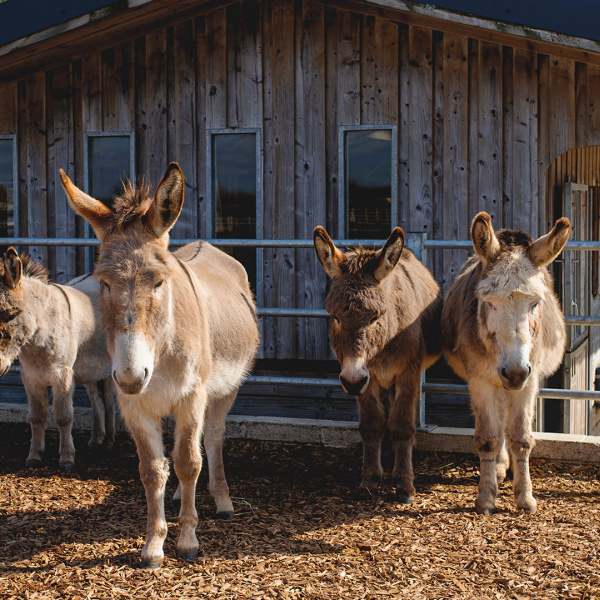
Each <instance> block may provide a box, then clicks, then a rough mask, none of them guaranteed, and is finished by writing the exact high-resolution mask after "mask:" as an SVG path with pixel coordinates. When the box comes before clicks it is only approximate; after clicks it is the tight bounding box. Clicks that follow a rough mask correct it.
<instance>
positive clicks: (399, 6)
mask: <svg viewBox="0 0 600 600" xmlns="http://www.w3.org/2000/svg"><path fill="white" fill-rule="evenodd" d="M234 1H235V0H121V1H120V2H117V3H114V4H111V5H109V6H107V7H104V8H100V9H98V10H95V11H92V12H90V13H87V14H85V15H82V16H80V17H77V18H74V19H71V20H69V21H66V22H64V23H60V24H58V25H55V26H53V27H49V28H47V29H44V30H42V31H39V32H36V33H33V34H31V35H28V36H26V37H22V38H20V39H18V40H15V41H13V42H10V43H8V44H5V45H3V46H0V82H5V81H10V80H18V79H22V78H24V77H26V76H28V75H30V74H32V73H34V72H39V71H42V70H47V69H50V68H53V67H55V66H59V65H60V64H64V63H66V62H69V61H71V60H76V59H78V58H81V57H83V56H87V55H89V54H93V53H95V52H98V51H101V50H104V49H107V48H110V47H113V46H114V45H115V44H116V43H122V42H125V41H128V40H131V39H135V38H136V37H139V36H141V35H144V34H145V33H147V32H148V31H149V30H151V29H152V28H153V27H156V28H158V27H160V28H164V27H166V26H169V25H172V24H174V23H176V22H179V21H182V20H184V19H186V18H192V17H194V16H198V15H201V14H204V13H206V12H209V11H211V10H214V9H215V8H218V7H222V6H226V5H228V4H232V3H234ZM308 1H309V2H313V3H320V4H323V5H325V6H333V7H337V8H339V9H343V10H352V11H357V12H361V13H366V14H375V15H379V16H382V17H385V18H390V19H392V20H394V21H398V22H402V23H407V24H412V25H419V26H422V27H426V28H431V29H437V30H441V31H447V32H450V33H457V34H461V35H466V36H469V37H473V38H475V39H480V40H486V41H491V42H496V43H499V44H504V45H508V46H512V47H516V48H525V49H530V50H534V51H537V52H541V53H544V54H549V55H552V56H557V57H564V58H568V59H571V60H578V61H581V62H587V63H594V64H599V65H600V42H597V41H594V40H589V39H586V38H579V37H575V36H570V35H566V34H560V33H555V32H551V31H546V30H542V29H535V28H532V27H528V26H525V25H517V24H513V23H507V22H503V21H497V20H493V19H485V18H481V17H477V16H474V15H469V14H464V13H460V12H457V11H453V10H448V9H445V8H436V7H435V6H432V5H429V4H423V3H419V2H410V1H405V0H308ZM117 41H118V42H117Z"/></svg>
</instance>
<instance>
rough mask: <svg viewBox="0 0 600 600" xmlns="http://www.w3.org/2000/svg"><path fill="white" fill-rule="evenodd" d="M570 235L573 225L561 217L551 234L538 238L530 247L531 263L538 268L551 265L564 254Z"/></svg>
mask: <svg viewBox="0 0 600 600" xmlns="http://www.w3.org/2000/svg"><path fill="white" fill-rule="evenodd" d="M570 235H571V223H570V222H569V219H567V218H566V217H561V218H560V219H558V221H556V223H555V224H554V227H553V228H552V231H551V232H550V233H547V234H546V235H543V236H542V237H540V238H538V239H537V240H536V241H535V242H533V244H531V246H529V248H528V249H527V253H528V254H529V258H530V259H531V262H532V263H533V264H534V265H535V266H536V267H538V268H539V267H544V266H546V265H549V264H550V263H551V262H552V261H553V260H554V259H555V258H556V257H557V256H558V255H559V254H560V253H561V252H562V249H563V248H564V247H565V244H566V243H567V241H568V240H569V237H570Z"/></svg>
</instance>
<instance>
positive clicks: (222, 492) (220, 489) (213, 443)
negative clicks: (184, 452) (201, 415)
mask: <svg viewBox="0 0 600 600" xmlns="http://www.w3.org/2000/svg"><path fill="white" fill-rule="evenodd" d="M236 395H237V390H236V391H235V392H233V393H232V394H229V395H228V396H225V397H223V398H219V399H216V400H213V401H211V402H210V403H209V405H208V406H207V409H206V426H205V428H204V448H205V450H206V458H207V459H208V491H209V492H210V495H211V496H212V497H213V499H214V501H215V503H216V505H217V515H216V516H217V519H229V518H231V517H232V516H233V504H232V502H231V498H230V497H229V487H228V486H227V479H226V478H225V467H224V465H223V440H224V438H225V417H227V413H228V412H229V410H230V409H231V406H232V405H233V402H234V401H235V397H236Z"/></svg>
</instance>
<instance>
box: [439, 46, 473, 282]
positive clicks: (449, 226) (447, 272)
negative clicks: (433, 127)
mask: <svg viewBox="0 0 600 600" xmlns="http://www.w3.org/2000/svg"><path fill="white" fill-rule="evenodd" d="M467 56H468V44H467V38H464V37H462V36H458V35H451V34H448V35H446V36H444V58H445V60H444V159H445V160H444V200H445V203H444V239H447V240H464V239H467V238H468V230H469V226H468V222H467V219H466V218H465V214H464V211H461V210H460V207H461V206H464V202H465V196H466V190H467V183H468V177H467V167H468V134H467V132H468V128H467V119H468V107H467V106H466V99H467V97H468V92H467V87H468V73H469V68H468V67H469V65H468V58H467ZM465 258H466V253H465V252H464V251H458V250H450V251H446V253H445V255H444V291H445V292H446V291H447V290H448V289H449V286H450V285H451V284H452V282H453V281H454V278H455V277H456V275H457V274H458V271H459V270H460V268H461V267H462V265H463V263H464V261H465Z"/></svg>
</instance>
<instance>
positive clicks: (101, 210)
mask: <svg viewBox="0 0 600 600" xmlns="http://www.w3.org/2000/svg"><path fill="white" fill-rule="evenodd" d="M58 172H59V174H60V181H61V183H62V186H63V189H64V190H65V193H66V194H67V198H68V199H69V204H70V205H71V208H72V209H73V210H74V211H75V212H76V213H77V214H78V215H79V216H80V217H83V218H84V219H85V220H86V221H87V222H88V223H89V224H90V225H91V226H92V229H93V230H94V233H95V234H96V237H97V238H98V239H99V240H100V241H102V240H103V239H104V237H105V235H106V230H107V229H108V226H109V224H110V222H111V221H112V219H113V217H114V216H113V212H112V210H110V208H108V207H107V206H106V205H104V204H102V202H100V200H96V199H95V198H92V197H91V196H88V195H87V194H86V193H85V192H82V191H81V190H80V189H79V188H78V187H77V186H76V185H74V184H73V182H72V181H71V180H70V179H69V178H68V177H67V175H66V173H65V172H64V171H63V170H62V169H59V171H58Z"/></svg>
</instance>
